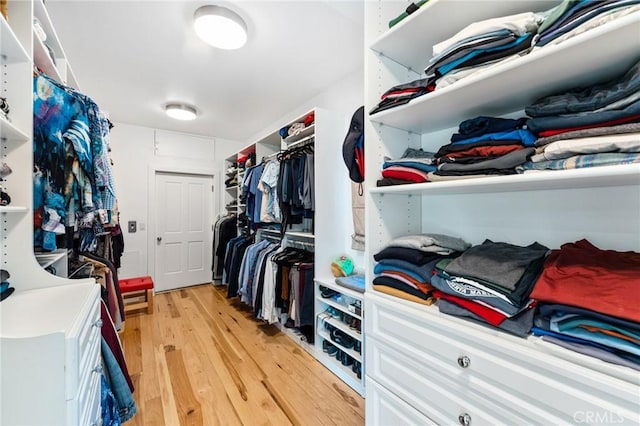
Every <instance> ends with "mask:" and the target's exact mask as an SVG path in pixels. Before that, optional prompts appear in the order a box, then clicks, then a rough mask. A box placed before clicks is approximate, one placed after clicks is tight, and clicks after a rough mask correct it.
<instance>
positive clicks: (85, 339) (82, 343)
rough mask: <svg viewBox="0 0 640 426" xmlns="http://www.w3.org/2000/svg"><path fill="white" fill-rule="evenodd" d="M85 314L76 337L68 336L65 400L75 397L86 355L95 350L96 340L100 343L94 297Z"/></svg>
mask: <svg viewBox="0 0 640 426" xmlns="http://www.w3.org/2000/svg"><path fill="white" fill-rule="evenodd" d="M85 312H87V315H86V316H85V317H84V319H82V320H81V322H82V327H81V328H80V330H79V333H78V335H77V338H74V337H73V336H72V337H71V338H70V341H69V346H68V353H67V383H66V396H67V400H69V399H72V398H74V397H75V395H76V393H77V392H78V387H79V386H80V382H81V381H82V371H83V369H84V368H86V366H85V365H84V364H85V363H86V362H87V356H88V355H89V353H91V352H93V351H94V350H95V344H96V340H98V343H97V344H98V346H99V345H100V342H99V338H100V336H101V333H100V331H101V328H100V327H101V324H102V322H101V320H100V304H99V299H98V298H96V299H95V300H93V301H92V302H91V306H90V308H89V309H88V311H85Z"/></svg>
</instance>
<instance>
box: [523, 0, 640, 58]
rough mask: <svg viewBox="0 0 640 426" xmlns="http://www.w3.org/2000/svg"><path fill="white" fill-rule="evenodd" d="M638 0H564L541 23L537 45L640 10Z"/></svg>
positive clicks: (545, 43)
mask: <svg viewBox="0 0 640 426" xmlns="http://www.w3.org/2000/svg"><path fill="white" fill-rule="evenodd" d="M639 4H640V1H638V0H605V1H583V0H564V1H563V2H562V3H561V4H560V5H558V6H557V7H555V8H554V9H552V10H551V13H550V14H549V15H548V16H547V17H546V18H545V20H544V22H542V23H541V24H540V28H539V29H538V35H537V36H536V37H535V40H534V45H535V46H536V47H542V46H545V45H550V44H558V43H561V42H563V41H565V40H568V39H569V38H572V37H574V36H576V35H578V34H582V33H584V32H585V31H587V30H590V29H592V28H596V27H599V26H601V25H603V24H605V23H607V22H610V21H612V20H615V19H619V18H621V17H622V16H625V15H627V14H630V13H633V12H636V11H638V10H640V7H639V6H638V5H639Z"/></svg>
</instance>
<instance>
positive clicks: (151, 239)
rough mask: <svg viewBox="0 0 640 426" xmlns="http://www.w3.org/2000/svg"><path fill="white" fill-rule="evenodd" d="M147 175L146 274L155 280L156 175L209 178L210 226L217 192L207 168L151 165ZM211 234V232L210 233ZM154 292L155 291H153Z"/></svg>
mask: <svg viewBox="0 0 640 426" xmlns="http://www.w3.org/2000/svg"><path fill="white" fill-rule="evenodd" d="M148 171H149V172H148V175H147V188H149V191H148V193H147V196H148V201H147V202H148V204H147V205H148V212H149V213H148V214H149V217H148V218H147V274H148V275H150V276H151V277H153V279H154V280H155V279H156V277H155V273H156V225H157V221H158V218H157V214H156V209H155V207H156V175H157V174H158V173H174V174H183V175H199V176H209V177H211V182H212V184H213V186H214V193H213V197H212V200H213V206H212V208H211V218H210V219H211V224H213V223H214V219H215V217H216V215H217V214H218V199H217V198H219V197H216V193H215V191H216V190H218V186H217V183H216V170H215V169H214V168H213V167H212V168H208V167H188V166H173V165H171V164H152V165H150V166H149V169H148ZM211 232H213V231H211ZM154 291H155V290H154Z"/></svg>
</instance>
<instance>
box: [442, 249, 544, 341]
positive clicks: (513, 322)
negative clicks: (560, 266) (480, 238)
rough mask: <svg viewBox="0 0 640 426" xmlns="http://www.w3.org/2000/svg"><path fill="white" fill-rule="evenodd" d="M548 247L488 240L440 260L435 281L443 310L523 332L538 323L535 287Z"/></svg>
mask: <svg viewBox="0 0 640 426" xmlns="http://www.w3.org/2000/svg"><path fill="white" fill-rule="evenodd" d="M547 252H548V248H547V247H545V246H543V245H541V244H538V243H533V244H531V245H529V246H527V247H521V246H517V245H513V244H509V243H502V242H498V243H496V242H493V241H490V240H486V241H485V242H483V243H482V244H480V245H476V246H473V247H471V248H470V249H468V250H466V251H465V252H464V253H462V254H461V255H460V256H459V257H457V258H456V259H444V260H441V261H439V262H438V263H436V265H435V267H436V274H435V275H434V276H433V277H432V278H431V284H432V285H433V286H434V287H435V288H436V289H437V290H436V291H434V296H435V297H437V298H438V308H439V309H440V311H441V312H444V313H447V314H451V315H456V316H461V317H468V318H472V319H474V320H477V321H480V322H482V323H485V324H490V325H492V326H494V327H498V328H500V329H503V330H505V331H508V332H510V333H513V334H515V335H518V336H526V335H527V334H528V333H529V332H530V330H531V327H532V325H533V310H532V309H531V307H532V301H531V300H530V298H529V295H530V293H531V290H532V289H533V286H534V284H535V282H536V280H537V278H538V276H539V275H540V272H541V271H542V265H543V263H544V259H545V256H546V254H547Z"/></svg>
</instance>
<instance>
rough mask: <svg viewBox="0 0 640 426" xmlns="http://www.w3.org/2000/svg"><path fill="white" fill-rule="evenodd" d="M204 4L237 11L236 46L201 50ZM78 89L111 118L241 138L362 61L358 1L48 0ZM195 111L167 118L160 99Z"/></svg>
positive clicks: (354, 69)
mask: <svg viewBox="0 0 640 426" xmlns="http://www.w3.org/2000/svg"><path fill="white" fill-rule="evenodd" d="M204 4H218V5H224V6H227V7H229V8H230V9H232V10H234V11H236V12H237V13H238V14H240V15H241V16H242V17H243V18H244V19H245V21H246V23H247V26H248V29H249V40H248V42H247V44H246V45H245V46H244V47H243V48H242V49H239V50H235V51H225V50H219V49H216V48H213V47H210V46H208V45H206V44H204V43H203V42H202V41H201V40H200V39H199V38H198V37H197V36H196V34H195V32H194V31H193V27H192V24H191V23H192V17H193V13H194V11H195V10H196V9H197V8H198V7H200V6H202V5H204ZM46 6H47V10H48V11H49V14H50V15H51V19H52V21H53V23H54V25H55V27H56V31H57V33H58V37H59V38H60V40H61V42H62V45H63V47H64V50H65V53H66V55H67V58H68V60H69V63H70V65H71V67H72V69H73V71H74V73H75V75H76V76H77V79H78V82H79V84H80V89H81V90H82V92H84V93H86V94H87V95H88V96H90V97H91V98H92V99H94V100H95V101H96V103H97V104H98V105H99V106H100V108H101V109H103V110H104V111H106V112H108V114H109V117H110V119H111V120H112V121H116V122H124V123H131V124H137V125H142V126H147V127H152V128H158V129H167V130H174V131H179V132H185V133H192V134H199V135H207V136H217V137H220V138H225V139H231V140H238V141H247V139H248V138H249V137H250V136H251V135H254V134H256V133H258V132H260V131H262V130H263V129H265V128H266V127H267V126H269V125H270V124H271V123H273V122H274V121H277V120H278V119H280V118H281V117H283V116H284V115H286V114H287V113H289V112H291V111H292V110H293V109H295V108H296V107H297V106H299V105H301V104H303V103H304V102H305V101H306V100H308V99H310V98H312V97H313V96H315V95H317V94H319V93H320V92H322V91H324V90H325V89H326V88H327V87H329V86H330V85H331V83H333V82H336V81H338V80H340V79H341V78H343V77H345V76H347V75H349V74H352V73H354V72H359V71H360V70H362V66H363V65H362V64H363V56H364V55H363V15H364V10H363V0H349V1H335V0H334V1H266V0H265V1H236V2H216V1H215V0H213V1H211V2H203V1H198V2H195V1H186V0H182V1H178V0H173V1H146V0H136V1H134V0H128V1H111V0H99V1H97V0H82V1H78V0H76V1H69V0H47V1H46ZM175 101H177V102H186V103H189V104H192V105H194V106H196V108H197V109H198V113H199V116H198V118H197V119H196V120H195V121H190V122H180V121H177V120H174V119H171V118H168V117H167V116H166V115H165V114H164V112H163V109H162V106H163V105H164V104H166V103H167V102H175Z"/></svg>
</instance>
